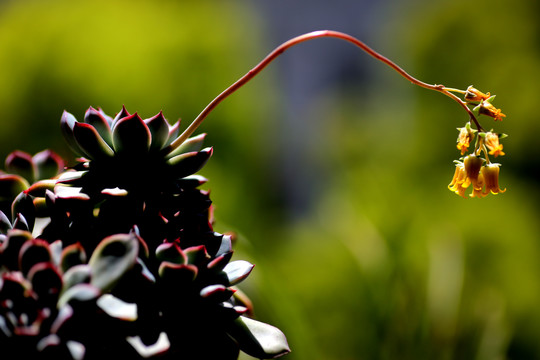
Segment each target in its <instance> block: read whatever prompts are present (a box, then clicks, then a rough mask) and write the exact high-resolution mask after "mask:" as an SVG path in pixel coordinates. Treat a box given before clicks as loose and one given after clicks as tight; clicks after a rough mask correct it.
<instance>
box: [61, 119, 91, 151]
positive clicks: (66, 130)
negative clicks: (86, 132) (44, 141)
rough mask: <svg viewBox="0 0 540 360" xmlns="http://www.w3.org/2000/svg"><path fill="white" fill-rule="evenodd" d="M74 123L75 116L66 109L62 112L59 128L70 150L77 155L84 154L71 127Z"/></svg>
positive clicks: (75, 121) (75, 120)
mask: <svg viewBox="0 0 540 360" xmlns="http://www.w3.org/2000/svg"><path fill="white" fill-rule="evenodd" d="M76 123H77V119H75V116H73V115H71V114H70V113H68V112H67V111H64V112H63V114H62V118H61V119H60V128H61V130H62V134H63V135H64V138H65V139H66V141H67V143H68V145H69V147H70V148H71V150H73V151H74V152H75V153H76V154H77V155H85V156H86V154H85V152H84V151H83V150H82V149H81V147H80V146H79V143H78V142H77V140H75V135H74V134H73V128H74V127H75V124H76Z"/></svg>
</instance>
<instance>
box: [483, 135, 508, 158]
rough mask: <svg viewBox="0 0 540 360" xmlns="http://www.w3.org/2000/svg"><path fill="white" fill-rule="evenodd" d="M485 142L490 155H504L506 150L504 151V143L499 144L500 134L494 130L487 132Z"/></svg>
mask: <svg viewBox="0 0 540 360" xmlns="http://www.w3.org/2000/svg"><path fill="white" fill-rule="evenodd" d="M484 144H485V145H486V147H487V148H488V149H489V155H493V156H495V157H497V156H499V155H501V156H503V155H504V152H503V151H502V149H503V146H502V144H499V135H498V134H495V133H493V132H491V131H490V132H487V133H486V134H485V135H484Z"/></svg>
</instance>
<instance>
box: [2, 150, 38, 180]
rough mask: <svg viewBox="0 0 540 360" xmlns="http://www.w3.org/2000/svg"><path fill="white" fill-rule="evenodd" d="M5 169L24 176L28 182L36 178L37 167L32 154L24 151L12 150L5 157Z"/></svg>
mask: <svg viewBox="0 0 540 360" xmlns="http://www.w3.org/2000/svg"><path fill="white" fill-rule="evenodd" d="M6 170H7V171H9V172H10V173H14V174H17V175H20V176H22V177H24V178H25V179H26V180H28V182H29V183H32V182H34V181H35V180H36V178H37V168H36V166H35V164H34V162H33V161H32V156H31V155H30V154H28V153H26V152H24V151H19V150H17V151H13V152H12V153H11V154H9V155H8V156H7V158H6Z"/></svg>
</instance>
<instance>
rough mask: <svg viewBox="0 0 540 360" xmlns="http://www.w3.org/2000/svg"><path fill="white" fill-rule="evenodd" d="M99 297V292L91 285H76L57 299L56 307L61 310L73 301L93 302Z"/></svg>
mask: <svg viewBox="0 0 540 360" xmlns="http://www.w3.org/2000/svg"><path fill="white" fill-rule="evenodd" d="M100 295H101V292H100V290H99V289H98V288H97V287H95V286H93V285H91V284H84V283H83V284H77V285H75V286H72V287H70V288H69V289H68V290H67V291H66V292H64V293H63V294H62V296H60V299H58V307H59V308H62V307H64V306H66V305H67V304H69V303H71V302H73V301H77V302H86V301H94V300H96V299H97V298H98V297H99V296H100Z"/></svg>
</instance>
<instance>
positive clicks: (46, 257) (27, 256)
mask: <svg viewBox="0 0 540 360" xmlns="http://www.w3.org/2000/svg"><path fill="white" fill-rule="evenodd" d="M51 261H52V254H51V251H50V249H49V243H47V242H46V241H44V240H39V239H30V240H28V241H26V242H25V243H24V244H23V246H22V247H21V250H20V251H19V269H20V270H21V271H22V273H23V274H25V275H26V274H27V273H28V271H30V268H32V266H34V265H35V264H37V263H48V262H51Z"/></svg>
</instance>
